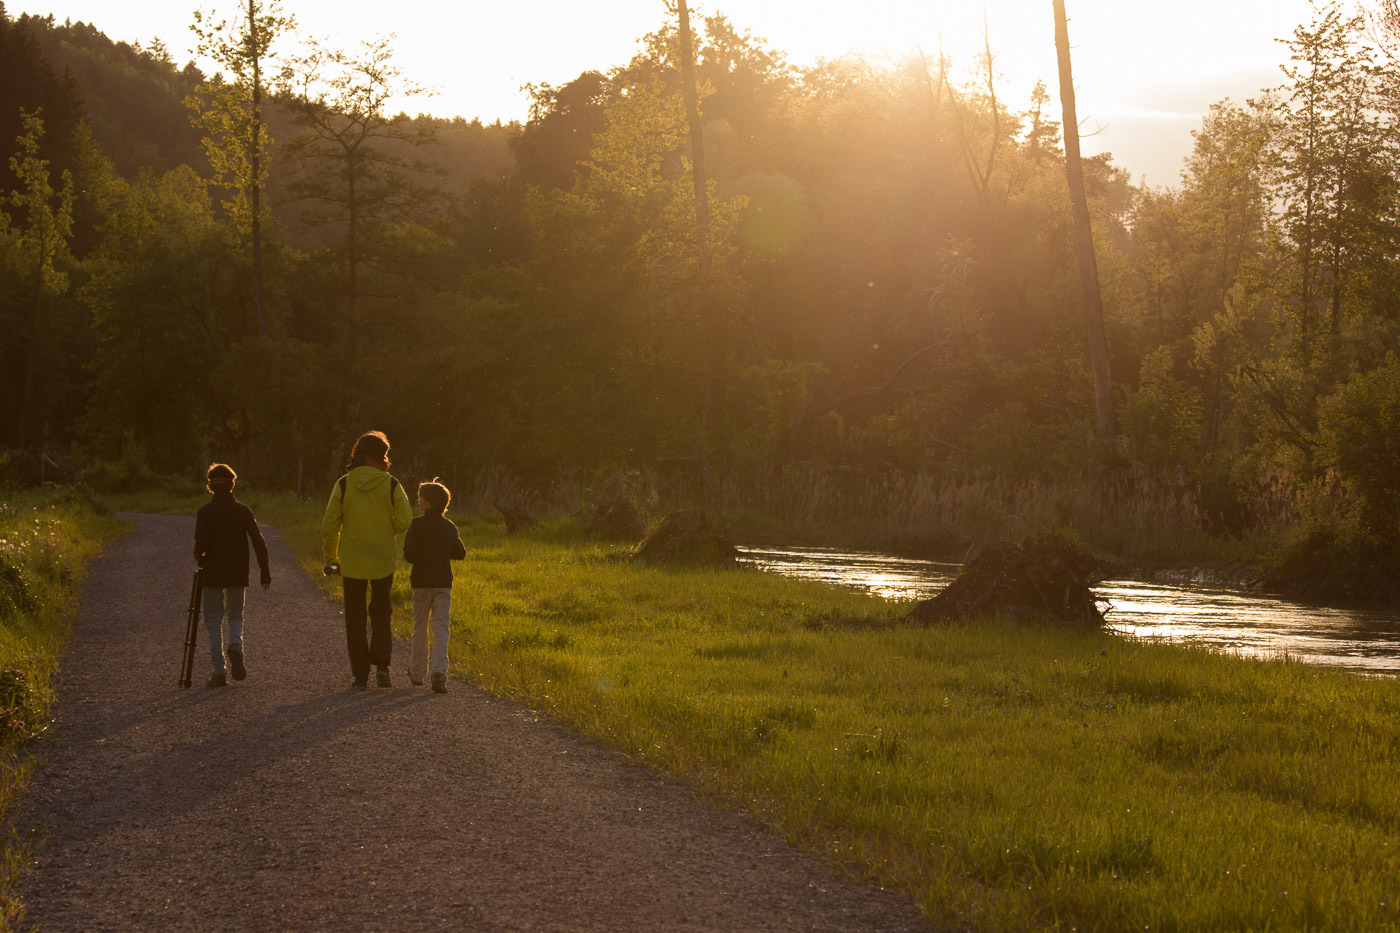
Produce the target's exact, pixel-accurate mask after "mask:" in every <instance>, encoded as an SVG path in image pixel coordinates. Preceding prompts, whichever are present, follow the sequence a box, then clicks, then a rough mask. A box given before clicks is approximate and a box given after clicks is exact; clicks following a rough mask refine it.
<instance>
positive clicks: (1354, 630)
mask: <svg viewBox="0 0 1400 933" xmlns="http://www.w3.org/2000/svg"><path fill="white" fill-rule="evenodd" d="M739 552H740V557H739V559H740V562H741V563H744V564H747V565H749V566H753V567H757V568H758V569H760V570H766V571H770V572H772V573H779V574H784V575H787V576H793V577H802V578H805V579H809V580H820V581H822V582H824V583H831V584H835V585H837V586H848V587H852V588H854V589H858V590H863V591H865V592H867V593H873V594H875V595H877V596H883V597H885V598H887V599H896V600H922V599H929V598H931V597H932V596H934V595H935V594H937V593H938V592H939V591H940V590H942V589H943V588H944V587H945V586H947V585H948V583H949V582H951V581H952V580H953V579H954V578H955V577H956V576H957V575H958V573H959V572H960V571H961V570H962V567H961V565H959V564H950V563H940V562H937V561H927V560H913V559H910V558H904V557H896V556H894V555H890V554H880V553H874V552H868V551H837V550H828V549H824V548H796V547H790V548H770V547H741V548H739ZM1094 594H1095V596H1097V597H1098V600H1099V608H1100V609H1101V610H1103V612H1104V615H1105V617H1106V618H1107V619H1108V622H1109V625H1111V626H1112V627H1113V628H1114V629H1115V630H1116V631H1119V632H1123V633H1125V634H1129V635H1135V636H1138V637H1141V638H1160V639H1164V640H1167V641H1183V642H1188V641H1189V642H1195V643H1198V644H1202V645H1206V646H1209V647H1212V648H1216V649H1219V650H1221V651H1232V652H1238V653H1241V654H1249V655H1259V656H1266V657H1277V656H1281V655H1287V656H1289V657H1292V658H1295V659H1297V660H1300V661H1304V662H1307V663H1309V664H1321V665H1327V666H1329V667H1341V668H1346V669H1349V670H1354V671H1359V672H1364V673H1371V674H1400V614H1397V613H1394V612H1371V611H1364V610H1351V609H1329V608H1326V607H1320V606H1308V605H1302V604H1299V603H1292V602H1288V601H1287V600H1283V599H1277V598H1274V597H1271V596H1266V595H1260V594H1256V593H1250V592H1245V591H1242V590H1231V589H1227V588H1219V587H1206V586H1194V585H1181V586H1177V585H1168V584H1161V583H1145V582H1142V581H1136V580H1106V581H1104V582H1103V583H1101V584H1099V585H1097V586H1095V587H1094Z"/></svg>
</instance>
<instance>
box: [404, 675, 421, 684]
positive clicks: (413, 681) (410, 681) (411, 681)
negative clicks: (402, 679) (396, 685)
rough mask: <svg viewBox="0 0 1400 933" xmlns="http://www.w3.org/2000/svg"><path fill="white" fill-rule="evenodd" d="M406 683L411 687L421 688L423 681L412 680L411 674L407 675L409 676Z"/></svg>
mask: <svg viewBox="0 0 1400 933" xmlns="http://www.w3.org/2000/svg"><path fill="white" fill-rule="evenodd" d="M408 682H409V683H411V684H413V686H415V687H421V686H423V681H421V680H414V679H413V675H412V674H409V675H408Z"/></svg>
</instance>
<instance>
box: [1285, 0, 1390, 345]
mask: <svg viewBox="0 0 1400 933" xmlns="http://www.w3.org/2000/svg"><path fill="white" fill-rule="evenodd" d="M1363 23H1364V20H1363V18H1362V17H1361V16H1359V15H1356V16H1344V15H1343V14H1342V11H1341V8H1340V5H1339V4H1338V3H1336V2H1333V3H1329V4H1327V5H1326V6H1324V7H1322V8H1321V9H1320V10H1318V12H1317V13H1316V14H1315V16H1314V19H1313V22H1312V23H1311V25H1310V26H1299V27H1297V28H1296V29H1295V30H1294V32H1293V37H1292V38H1291V39H1289V40H1285V41H1284V44H1285V45H1286V46H1287V47H1288V49H1289V52H1290V62H1291V64H1289V65H1286V66H1284V68H1283V71H1284V74H1285V75H1286V76H1287V77H1288V79H1289V82H1288V83H1287V84H1285V85H1284V86H1283V87H1282V88H1281V89H1280V91H1281V93H1282V94H1284V95H1286V98H1285V99H1284V100H1283V101H1282V102H1281V103H1280V106H1279V107H1278V112H1277V121H1278V127H1279V131H1278V134H1277V136H1276V145H1275V147H1274V150H1273V164H1274V168H1275V175H1274V193H1275V196H1276V197H1277V199H1278V201H1279V204H1280V206H1281V216H1282V221H1283V226H1284V229H1285V231H1286V232H1287V234H1288V236H1289V238H1290V239H1291V241H1292V242H1293V244H1294V247H1295V250H1296V252H1297V258H1298V285H1297V296H1296V307H1297V311H1296V324H1297V329H1298V342H1299V347H1300V351H1301V353H1302V356H1303V357H1304V358H1305V359H1307V358H1308V357H1310V356H1311V353H1312V348H1313V342H1314V337H1315V335H1316V333H1317V332H1318V331H1319V330H1322V329H1324V328H1325V332H1326V333H1327V334H1329V335H1332V336H1336V335H1338V334H1339V333H1340V332H1341V329H1342V324H1343V320H1344V318H1345V316H1346V315H1347V313H1348V307H1349V306H1352V307H1355V308H1364V307H1367V306H1368V305H1370V304H1371V303H1372V302H1370V301H1368V300H1367V299H1368V298H1369V297H1371V296H1370V295H1368V292H1369V291H1370V289H1371V288H1372V287H1373V286H1374V285H1375V284H1376V272H1377V269H1378V266H1379V265H1382V264H1384V263H1386V262H1387V261H1388V260H1389V257H1390V256H1392V255H1393V253H1394V247H1395V237H1394V230H1395V225H1396V223H1397V220H1400V218H1397V215H1396V175H1397V172H1400V152H1398V151H1397V136H1396V127H1395V123H1394V121H1393V120H1392V119H1386V118H1384V117H1383V116H1382V114H1383V113H1384V112H1385V108H1384V100H1383V98H1382V96H1381V93H1380V92H1381V90H1382V87H1383V83H1382V80H1381V76H1380V75H1379V74H1378V72H1377V70H1376V69H1375V68H1374V65H1373V61H1372V51H1371V49H1369V48H1368V47H1367V46H1365V45H1363V44H1360V43H1359V42H1358V37H1359V36H1360V35H1361V30H1362V27H1363Z"/></svg>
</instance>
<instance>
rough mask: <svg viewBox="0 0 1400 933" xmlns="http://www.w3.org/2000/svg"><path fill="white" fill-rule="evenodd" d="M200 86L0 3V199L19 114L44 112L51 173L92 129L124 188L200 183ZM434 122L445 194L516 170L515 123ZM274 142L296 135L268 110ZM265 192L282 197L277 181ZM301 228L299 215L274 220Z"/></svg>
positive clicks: (165, 61)
mask: <svg viewBox="0 0 1400 933" xmlns="http://www.w3.org/2000/svg"><path fill="white" fill-rule="evenodd" d="M203 80H204V75H203V73H202V72H201V71H200V70H199V69H198V68H196V67H195V66H194V65H193V64H190V65H186V66H184V67H183V68H181V67H178V66H177V65H176V63H175V62H174V61H173V60H172V59H171V58H170V55H169V53H168V52H167V51H166V50H165V48H164V47H162V46H160V45H159V44H158V43H157V44H156V45H154V46H152V47H151V48H141V47H140V46H139V45H131V44H128V43H126V42H114V41H113V40H111V39H109V38H108V37H107V36H106V35H105V34H104V33H103V32H102V31H101V30H100V29H99V28H97V26H95V25H90V24H87V23H82V22H78V23H74V22H71V21H70V22H64V23H58V22H55V20H54V18H53V16H47V17H37V16H30V15H27V14H23V15H21V16H19V17H18V18H16V19H10V18H9V17H8V15H6V14H5V13H4V4H3V2H0V185H3V187H0V190H7V189H8V188H9V187H11V184H12V181H13V180H12V179H10V178H9V177H8V166H7V165H6V164H5V163H6V162H7V161H8V157H9V154H10V153H11V152H13V149H14V140H15V139H16V138H17V136H18V135H19V133H20V123H19V111H20V110H21V109H25V110H33V109H35V108H36V107H42V108H43V109H44V112H45V122H46V124H47V125H49V127H50V129H51V134H52V136H53V139H51V140H49V141H48V147H47V148H48V149H49V150H50V152H48V153H46V156H47V157H48V158H50V159H51V161H52V163H53V166H54V168H55V170H62V169H63V168H67V167H69V162H71V160H72V156H71V154H69V153H66V152H65V151H63V149H62V147H63V143H62V139H63V138H65V137H66V135H67V133H66V130H65V127H67V126H69V125H71V124H74V123H76V122H78V121H86V123H87V124H88V125H89V127H90V128H91V130H92V137H93V140H94V141H95V142H96V144H97V146H98V148H99V149H101V151H102V152H103V154H104V155H105V156H106V157H107V158H108V159H109V160H111V163H112V167H113V169H114V171H115V172H116V173H117V174H118V175H119V176H121V177H123V178H126V179H128V180H134V179H136V178H138V177H139V176H140V175H141V173H142V172H144V171H151V172H154V173H156V174H162V173H164V172H167V171H170V170H171V169H173V168H175V167H177V166H179V165H182V164H183V165H189V166H190V167H192V168H194V169H195V170H196V171H197V172H199V173H200V174H201V175H206V174H207V173H208V161H207V160H206V159H205V157H204V154H203V152H202V150H201V148H200V141H199V140H200V134H199V133H198V132H197V131H196V130H195V129H194V127H193V126H192V125H191V123H190V115H189V111H188V109H187V108H186V107H185V104H184V100H185V98H186V97H187V96H188V95H189V94H191V93H192V92H193V91H194V89H195V88H196V87H198V85H199V84H200V82H202V81H203ZM416 119H417V120H425V121H429V122H431V123H432V124H433V127H434V130H435V131H436V134H437V140H438V141H437V143H436V144H435V145H433V146H431V147H429V148H428V150H427V151H423V152H420V153H417V156H418V157H420V158H424V159H426V160H428V161H431V162H433V163H435V164H436V165H437V166H439V168H440V172H438V174H437V177H436V179H435V182H436V184H437V185H438V186H439V187H440V188H441V189H442V190H443V191H444V192H445V193H446V194H448V195H461V194H464V193H465V192H467V191H469V190H470V189H471V188H472V186H473V185H475V184H476V183H478V182H481V181H489V182H493V183H494V182H497V181H499V179H500V178H501V176H502V175H503V174H505V173H506V172H508V171H509V170H510V169H511V168H512V167H513V165H514V158H513V156H512V153H511V150H510V139H511V138H512V137H513V136H515V135H516V134H517V133H518V132H519V127H518V126H517V125H514V124H510V125H502V124H500V123H496V124H489V125H488V124H482V123H481V122H480V121H476V120H473V121H466V120H462V119H460V118H458V119H439V118H434V117H418V118H416ZM267 120H268V123H269V125H270V130H271V134H272V138H273V140H274V142H275V141H277V140H285V139H287V138H289V137H290V136H291V134H293V133H295V132H296V128H295V127H294V126H293V125H292V124H291V122H290V120H289V118H288V115H287V114H285V113H279V112H278V110H277V108H276V107H275V105H271V106H269V110H268V112H267ZM273 172H274V177H273V178H272V179H271V180H270V182H271V183H270V185H269V189H270V191H272V192H273V193H274V196H275V194H276V192H277V190H278V188H279V185H278V179H277V178H276V177H275V174H276V165H275V163H274V168H273ZM277 213H278V215H279V218H280V219H281V220H282V221H283V222H284V224H287V225H288V227H289V228H295V222H294V218H295V214H296V211H295V208H294V206H291V205H283V206H281V207H279V209H278V211H277Z"/></svg>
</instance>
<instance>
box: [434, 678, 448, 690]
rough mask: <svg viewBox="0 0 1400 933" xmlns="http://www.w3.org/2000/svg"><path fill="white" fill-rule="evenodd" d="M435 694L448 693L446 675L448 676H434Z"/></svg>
mask: <svg viewBox="0 0 1400 933" xmlns="http://www.w3.org/2000/svg"><path fill="white" fill-rule="evenodd" d="M433 692H434V693H446V692H447V675H446V674H434V675H433Z"/></svg>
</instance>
